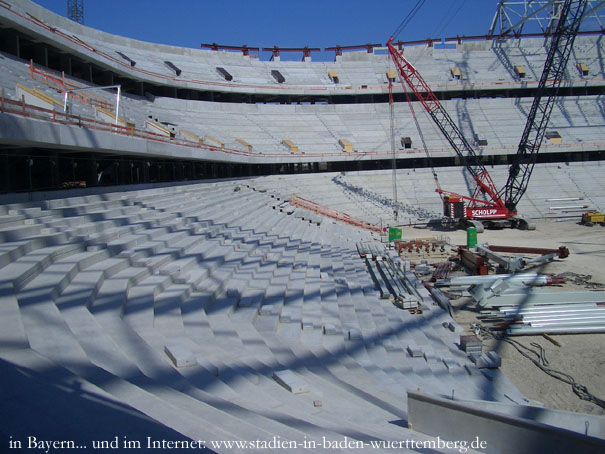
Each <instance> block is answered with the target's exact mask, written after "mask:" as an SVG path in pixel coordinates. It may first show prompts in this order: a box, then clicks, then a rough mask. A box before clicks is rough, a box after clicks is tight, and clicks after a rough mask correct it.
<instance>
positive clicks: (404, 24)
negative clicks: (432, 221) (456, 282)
mask: <svg viewBox="0 0 605 454" xmlns="http://www.w3.org/2000/svg"><path fill="white" fill-rule="evenodd" d="M424 2H425V0H418V1H417V2H416V5H414V7H413V8H412V9H411V10H410V12H409V13H408V15H407V16H406V17H405V18H404V19H403V20H402V21H401V23H400V24H399V26H398V27H397V28H396V29H395V31H394V32H393V35H392V36H393V38H396V37H397V36H398V35H399V34H400V33H401V32H402V31H403V29H404V28H405V27H407V25H408V24H409V23H410V21H411V20H412V19H413V18H414V16H415V15H416V13H417V12H418V11H419V10H420V8H422V5H424ZM401 86H402V87H403V92H404V93H405V97H406V99H407V101H408V105H409V107H410V112H411V113H412V118H414V123H415V124H416V130H417V131H418V135H419V136H420V140H421V141H422V147H423V148H424V152H425V154H426V157H427V159H428V162H429V165H430V166H431V171H432V173H433V178H434V180H435V185H436V186H437V189H438V192H439V197H441V198H442V199H443V196H442V195H441V185H440V184H439V178H438V177H437V172H435V167H434V166H433V160H432V159H431V155H430V153H429V150H428V148H427V146H426V142H425V140H424V135H423V134H422V130H421V129H420V124H419V123H418V118H416V112H415V111H414V106H413V105H412V100H411V99H410V96H409V95H408V92H407V89H406V88H405V83H404V81H403V80H402V81H401ZM390 97H391V99H390V102H391V104H392V94H391V95H390ZM393 115H394V114H393V110H392V109H391V117H392V116H393ZM392 122H393V119H392V118H391V123H392ZM391 129H392V127H391ZM391 135H393V131H391Z"/></svg>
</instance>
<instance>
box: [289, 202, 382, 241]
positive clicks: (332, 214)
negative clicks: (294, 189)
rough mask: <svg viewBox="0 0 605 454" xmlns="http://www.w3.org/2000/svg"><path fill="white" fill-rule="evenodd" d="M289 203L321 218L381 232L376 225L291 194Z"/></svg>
mask: <svg viewBox="0 0 605 454" xmlns="http://www.w3.org/2000/svg"><path fill="white" fill-rule="evenodd" d="M290 203H291V204H292V205H294V206H297V207H300V208H304V209H305V210H309V211H312V212H314V213H317V214H321V215H322V216H326V217H329V218H332V219H336V220H338V221H342V222H345V223H347V224H350V225H354V226H356V227H360V228H362V229H365V230H370V231H372V232H380V231H381V229H380V226H378V225H376V224H372V223H370V222H365V221H362V220H361V219H357V218H354V217H352V216H349V215H348V214H347V213H343V212H342V211H337V210H334V209H332V208H328V207H327V206H324V205H320V204H319V203H315V202H312V201H310V200H306V199H303V198H302V197H299V196H297V195H296V194H292V196H291V197H290Z"/></svg>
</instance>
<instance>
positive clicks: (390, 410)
mask: <svg viewBox="0 0 605 454" xmlns="http://www.w3.org/2000/svg"><path fill="white" fill-rule="evenodd" d="M261 180H262V184H266V181H265V180H263V179H260V180H259V181H255V180H247V181H245V182H244V181H242V182H237V181H232V182H229V181H227V182H219V183H213V182H209V183H206V184H193V185H188V186H182V187H173V188H162V189H150V190H141V191H131V192H125V193H119V194H106V195H97V196H83V197H75V198H65V199H57V200H46V201H41V202H31V203H25V204H14V205H10V206H4V207H2V209H1V211H0V213H2V214H1V215H0V221H3V220H5V218H6V219H9V218H10V219H11V220H10V221H8V222H25V221H27V222H28V223H27V224H23V225H22V226H20V227H21V228H23V226H29V227H35V228H33V229H23V233H22V234H18V233H17V232H16V229H17V228H18V227H19V226H10V227H7V228H6V229H5V230H4V234H3V235H4V236H3V237H2V238H3V243H2V244H1V247H2V253H3V255H2V257H3V259H2V261H0V273H1V276H2V277H1V282H0V291H1V292H0V302H1V303H2V304H1V305H0V311H1V313H0V315H1V317H0V324H1V326H0V328H1V329H0V332H1V333H2V334H0V339H1V340H2V343H1V344H0V358H1V359H2V361H4V362H5V363H6V364H7V365H13V366H18V367H19V368H21V369H18V370H29V371H31V373H36V374H38V375H37V376H39V380H42V381H44V380H46V378H44V377H48V380H51V378H50V377H53V378H52V379H53V380H59V382H61V381H62V380H70V381H71V382H72V383H73V382H77V383H80V385H79V386H81V387H82V388H85V389H87V390H88V392H90V393H91V394H92V395H99V396H103V397H104V398H106V399H109V400H111V399H114V400H119V401H120V402H122V403H123V405H125V406H127V407H128V408H130V409H131V410H129V411H135V412H140V413H142V414H144V415H147V416H148V417H150V418H152V419H153V420H155V421H156V423H157V424H159V425H161V426H162V427H164V428H166V430H168V429H169V430H172V431H174V433H175V434H181V435H182V436H185V437H190V438H194V439H208V440H213V439H214V440H220V439H227V440H229V439H250V440H252V439H270V438H271V436H272V434H279V435H280V436H281V437H282V439H292V440H300V441H302V440H304V439H305V437H307V439H309V440H320V439H321V437H323V436H326V437H328V438H330V437H331V438H334V439H337V438H342V437H344V436H347V437H349V438H353V439H356V440H362V441H366V442H367V441H369V440H373V439H383V440H390V439H392V440H395V439H400V438H401V436H402V430H403V432H404V435H405V436H406V437H412V438H416V439H422V436H420V435H419V434H414V433H412V432H410V431H408V430H407V429H402V428H401V427H399V426H397V425H393V424H389V421H393V420H402V419H403V420H405V418H406V405H405V391H406V389H417V388H418V387H421V388H422V389H424V390H426V391H427V392H432V393H438V394H451V393H452V390H454V392H455V394H456V395H457V396H464V397H466V398H469V399H472V398H482V399H488V400H496V401H499V400H506V398H505V397H504V394H506V395H507V396H512V397H513V398H514V399H518V400H519V402H521V399H522V396H521V395H520V393H519V392H518V391H517V390H516V389H515V388H514V387H513V386H512V384H510V382H508V380H507V379H506V378H505V377H503V376H501V375H499V374H498V373H495V374H486V375H484V374H482V373H479V372H477V373H476V374H474V375H469V373H468V372H467V370H466V369H465V368H464V366H469V367H470V366H471V364H470V362H469V360H468V359H467V358H466V357H465V355H464V354H463V353H461V352H460V351H459V350H458V348H457V346H456V342H457V335H456V334H455V333H452V332H450V331H449V330H447V329H445V328H443V326H442V322H443V321H445V320H446V319H447V320H449V316H448V315H447V314H446V313H445V312H443V311H442V310H441V309H439V308H438V307H437V306H436V305H435V306H434V305H433V304H432V303H430V304H429V303H427V304H426V306H425V310H424V312H423V314H422V315H412V314H410V313H409V312H407V311H402V310H400V309H398V308H396V307H395V306H394V305H393V304H391V303H390V302H389V301H386V300H381V299H380V298H379V296H378V293H377V291H376V290H375V289H374V288H373V286H372V284H371V281H370V278H369V275H368V273H367V271H366V269H365V266H364V263H363V262H362V260H361V259H360V258H359V256H358V253H357V251H356V248H355V243H356V242H357V241H362V240H368V239H369V237H368V234H366V233H364V232H361V231H358V230H356V229H354V228H352V227H349V226H347V225H344V224H339V223H336V222H335V221H332V220H330V219H323V220H322V222H321V223H319V225H318V223H317V222H310V220H309V219H308V218H309V216H308V215H307V216H306V218H304V217H302V216H301V217H297V216H295V213H296V211H295V210H290V211H289V210H282V211H280V209H279V205H278V204H276V203H275V201H278V202H280V203H281V200H283V199H281V200H277V199H275V198H272V197H271V196H270V194H269V193H267V192H261V191H255V190H252V189H251V188H248V187H246V184H247V185H248V186H254V185H259V184H260V183H261ZM243 183H246V184H243ZM236 187H237V188H238V190H234V189H236ZM277 197H280V196H277ZM9 213H12V214H9ZM288 213H290V214H288ZM15 217H22V218H19V219H16V218H15ZM11 232H12V233H11ZM59 232H60V233H59ZM409 346H412V347H413V348H414V349H416V350H421V351H422V353H423V355H424V356H422V357H420V358H418V357H411V356H410V355H409V354H408V353H407V349H408V347H409ZM444 361H445V362H444ZM279 371H290V374H291V375H290V376H291V377H294V379H295V380H297V383H298V384H297V385H294V384H293V383H292V386H295V387H294V388H292V387H290V388H289V386H290V385H288V381H287V380H288V379H286V385H285V387H283V386H282V384H280V383H278V382H277V381H276V380H275V379H274V378H273V376H274V374H275V373H278V372H279ZM292 374H293V375H292ZM26 407H27V405H25V406H24V410H23V411H20V412H16V414H14V415H13V417H14V418H20V417H21V416H23V415H25V414H27V415H29V416H28V417H27V421H26V420H25V419H23V420H22V422H23V427H29V428H30V429H32V430H33V427H34V426H32V424H33V425H39V424H42V423H43V422H44V418H45V414H46V413H44V412H42V413H40V415H39V417H38V418H36V417H33V418H32V417H31V414H30V413H29V410H31V408H29V407H27V409H25V408H26ZM65 411H67V412H68V413H69V412H73V411H76V410H75V409H71V408H70V407H68V408H66V409H65ZM22 430H24V429H22ZM91 430H93V429H92V428H91ZM133 430H134V429H133ZM135 432H136V430H135ZM19 433H20V432H19V430H17V432H15V434H17V435H18V434H19ZM32 433H34V432H32ZM139 435H141V432H139ZM141 436H142V435H141Z"/></svg>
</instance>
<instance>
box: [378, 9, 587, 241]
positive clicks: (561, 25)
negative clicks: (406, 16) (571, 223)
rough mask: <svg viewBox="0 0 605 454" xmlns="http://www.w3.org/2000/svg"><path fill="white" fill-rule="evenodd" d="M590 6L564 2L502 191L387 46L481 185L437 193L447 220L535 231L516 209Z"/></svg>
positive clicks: (394, 50) (446, 116)
mask: <svg viewBox="0 0 605 454" xmlns="http://www.w3.org/2000/svg"><path fill="white" fill-rule="evenodd" d="M586 3H587V0H565V3H564V4H563V6H562V7H561V10H560V16H559V21H558V24H557V28H556V30H555V32H554V33H553V34H552V37H551V43H550V47H549V51H548V54H547V57H546V61H545V63H544V70H543V71H542V76H541V78H540V82H539V83H538V86H537V88H536V94H535V97H534V102H533V104H532V108H531V110H530V113H529V115H528V117H527V122H526V124H525V130H524V132H523V135H522V136H521V141H520V142H519V147H518V149H517V154H516V156H515V159H514V161H513V163H512V164H511V166H510V168H509V176H508V180H507V182H506V185H505V186H504V188H502V189H501V190H500V191H498V190H497V189H496V186H495V184H494V182H493V180H492V178H491V176H490V174H489V172H488V171H487V169H486V168H485V166H484V165H483V163H482V162H481V157H480V156H479V155H477V153H476V152H475V150H474V149H473V147H472V146H471V144H470V143H469V142H468V141H467V139H466V138H465V137H464V136H463V135H462V132H461V131H460V129H459V128H458V126H456V124H455V123H454V121H453V120H452V118H451V117H450V116H449V114H448V113H447V111H446V110H445V109H444V108H443V106H442V105H441V103H440V102H439V99H437V96H435V94H434V93H433V91H432V90H431V89H430V87H429V86H428V84H427V83H426V82H425V80H424V79H423V78H422V76H421V75H420V73H419V72H418V71H417V70H416V68H414V66H413V65H412V64H411V63H410V62H408V61H407V60H406V59H405V58H404V57H403V51H400V50H398V49H397V48H396V47H395V46H394V45H393V39H394V38H393V37H391V38H390V39H389V41H388V42H387V47H388V49H389V52H390V54H391V57H392V58H393V61H394V63H395V67H396V68H397V72H398V73H399V77H400V79H401V83H402V84H403V83H404V81H405V83H407V85H408V86H409V87H410V89H411V90H412V91H413V92H414V94H415V95H416V98H417V99H418V100H419V101H420V102H421V104H422V105H423V107H424V108H425V109H426V111H427V112H428V114H429V116H430V117H431V118H432V119H433V121H434V122H435V124H436V125H437V127H438V128H439V129H440V130H441V132H442V133H443V135H444V136H445V138H446V139H447V141H448V142H449V143H450V145H451V146H452V148H453V149H454V151H455V152H456V154H457V155H458V157H459V158H460V161H461V163H462V164H463V165H464V166H465V167H466V168H467V170H468V171H469V173H470V174H471V175H472V177H473V179H474V180H475V183H476V185H477V186H476V188H475V191H474V193H473V195H472V196H470V197H469V196H464V195H460V194H456V193H453V192H449V191H444V190H442V189H437V192H439V193H440V194H442V195H443V204H444V215H445V216H447V217H449V218H452V219H456V220H458V221H459V222H462V223H464V224H471V225H474V226H476V227H477V228H478V231H482V230H483V223H486V224H488V225H497V226H501V227H504V226H508V227H519V228H528V229H532V228H535V225H533V224H530V223H528V222H527V221H526V220H525V219H523V218H520V217H518V216H517V203H518V202H519V200H520V199H521V197H522V196H523V194H524V193H525V191H526V190H527V185H528V183H529V178H530V176H531V172H532V170H533V167H534V165H535V163H536V159H537V155H538V152H539V150H540V145H541V144H542V140H543V138H544V134H545V132H546V126H547V124H548V119H549V118H550V114H551V112H552V108H553V106H554V101H555V99H556V97H557V93H558V90H559V86H560V85H561V81H562V79H563V76H564V71H565V67H566V66H567V61H568V59H569V55H570V54H571V49H572V47H573V42H574V39H575V37H576V34H577V33H578V29H579V27H580V22H581V20H582V15H583V14H584V10H585V8H586Z"/></svg>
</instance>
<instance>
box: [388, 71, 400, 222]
mask: <svg viewBox="0 0 605 454" xmlns="http://www.w3.org/2000/svg"><path fill="white" fill-rule="evenodd" d="M388 79H389V113H390V116H391V151H392V153H393V217H394V218H395V221H397V216H398V214H399V213H398V211H399V210H398V209H397V154H396V153H395V102H394V101H393V81H392V80H391V78H390V77H389V78H388Z"/></svg>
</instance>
